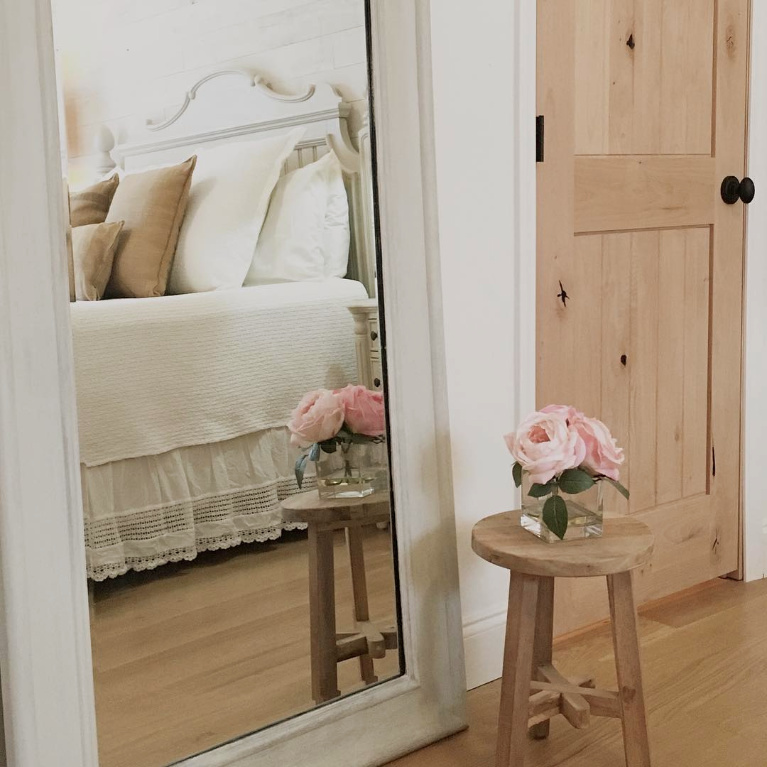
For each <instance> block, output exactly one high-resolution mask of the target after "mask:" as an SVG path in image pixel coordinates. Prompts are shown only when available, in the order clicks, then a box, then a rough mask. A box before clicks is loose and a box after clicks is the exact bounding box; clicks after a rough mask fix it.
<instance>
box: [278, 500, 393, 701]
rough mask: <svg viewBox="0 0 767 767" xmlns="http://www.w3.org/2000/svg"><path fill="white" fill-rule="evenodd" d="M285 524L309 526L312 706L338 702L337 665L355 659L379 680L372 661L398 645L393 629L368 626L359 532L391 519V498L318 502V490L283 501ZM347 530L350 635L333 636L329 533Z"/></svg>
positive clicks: (367, 676) (368, 676)
mask: <svg viewBox="0 0 767 767" xmlns="http://www.w3.org/2000/svg"><path fill="white" fill-rule="evenodd" d="M282 517H283V519H284V520H285V521H286V522H304V523H306V525H307V526H308V528H309V624H310V633H311V664H312V697H313V698H314V701H315V702H316V703H323V702H324V701H327V700H331V699H332V698H337V697H338V696H339V695H340V694H341V693H340V692H339V690H338V668H337V665H336V664H338V663H340V662H341V661H343V660H348V659H349V658H359V662H360V675H361V677H362V679H363V681H364V682H365V683H366V684H372V683H373V682H377V681H378V678H377V677H376V675H375V671H374V668H373V659H374V658H383V657H384V656H385V655H386V651H387V650H394V649H396V647H397V629H396V627H387V628H385V629H378V628H377V627H376V626H375V625H374V624H373V623H371V622H370V614H369V610H368V590H367V577H366V574H365V554H364V550H363V544H362V540H363V536H362V528H363V527H364V526H365V525H375V524H378V523H379V522H388V521H389V496H388V494H387V493H375V494H373V495H369V496H367V497H366V498H335V499H333V500H327V501H326V500H321V499H320V497H319V495H318V494H317V491H316V490H311V491H309V492H307V493H299V494H298V495H292V496H290V497H289V498H287V499H286V500H284V501H283V502H282ZM342 528H343V529H345V530H346V544H347V546H348V548H349V563H350V565H351V575H352V593H353V595H354V631H351V632H347V633H341V634H339V633H336V597H335V566H334V561H333V559H334V558H333V534H334V532H335V531H336V530H340V529H342Z"/></svg>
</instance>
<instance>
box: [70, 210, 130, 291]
mask: <svg viewBox="0 0 767 767" xmlns="http://www.w3.org/2000/svg"><path fill="white" fill-rule="evenodd" d="M124 223H125V222H124V221H115V222H112V223H103V224H88V225H87V226H76V227H74V228H73V229H72V253H73V257H72V263H73V266H74V273H75V275H74V277H75V279H74V281H75V296H76V298H77V300H78V301H99V300H100V299H101V297H102V296H103V295H104V291H105V290H106V287H107V283H108V282H109V275H110V274H112V264H113V262H114V258H115V252H116V251H117V246H118V244H119V242H120V232H121V231H122V228H123V225H124Z"/></svg>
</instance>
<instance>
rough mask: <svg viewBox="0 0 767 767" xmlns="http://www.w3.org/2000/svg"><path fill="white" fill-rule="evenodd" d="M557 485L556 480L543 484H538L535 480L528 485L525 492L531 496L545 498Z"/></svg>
mask: <svg viewBox="0 0 767 767" xmlns="http://www.w3.org/2000/svg"><path fill="white" fill-rule="evenodd" d="M556 486H557V482H556V480H552V481H551V482H547V483H546V484H545V485H539V484H538V483H537V482H536V483H535V484H534V485H532V486H531V487H530V489H529V490H528V491H527V494H528V495H529V496H530V497H531V498H545V497H546V496H547V495H551V494H552V493H553V492H554V488H555V487H556Z"/></svg>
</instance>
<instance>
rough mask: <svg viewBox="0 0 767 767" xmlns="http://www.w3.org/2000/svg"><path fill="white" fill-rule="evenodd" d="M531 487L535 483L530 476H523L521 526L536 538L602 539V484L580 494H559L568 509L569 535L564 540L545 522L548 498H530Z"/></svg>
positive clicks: (548, 539) (551, 539)
mask: <svg viewBox="0 0 767 767" xmlns="http://www.w3.org/2000/svg"><path fill="white" fill-rule="evenodd" d="M531 486H532V483H531V482H530V480H529V478H528V476H527V474H525V475H523V477H522V518H521V525H522V527H524V528H525V529H526V530H529V531H530V532H531V533H533V535H537V536H538V537H539V538H541V539H542V540H544V541H546V542H547V543H557V542H558V541H561V540H565V541H572V540H578V539H580V538H599V537H601V536H602V530H603V515H604V507H603V502H602V483H601V482H597V483H596V484H595V485H594V486H593V487H592V488H591V489H589V490H587V491H585V492H583V493H578V495H569V494H568V493H563V492H561V491H560V492H559V496H560V498H562V500H563V501H564V502H565V506H566V507H567V532H566V533H565V537H564V538H560V537H559V536H558V535H556V533H554V532H552V531H551V530H550V529H549V528H548V526H547V525H546V523H545V522H544V521H543V507H544V504H545V503H546V500H547V499H548V497H549V496H546V497H545V498H534V497H533V496H531V495H530V488H531Z"/></svg>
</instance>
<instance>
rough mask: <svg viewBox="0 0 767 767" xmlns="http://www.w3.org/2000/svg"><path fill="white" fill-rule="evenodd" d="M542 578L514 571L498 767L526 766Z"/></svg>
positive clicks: (511, 587)
mask: <svg viewBox="0 0 767 767" xmlns="http://www.w3.org/2000/svg"><path fill="white" fill-rule="evenodd" d="M537 603H538V579H537V578H534V577H531V576H529V575H520V574H518V573H512V574H511V583H510V585H509V612H508V616H507V618H506V647H505V649H504V653H503V680H502V682H501V708H500V715H499V719H498V750H497V753H496V767H524V764H525V746H526V744H527V720H528V712H529V707H530V669H531V668H532V664H533V640H534V638H535V612H536V609H537Z"/></svg>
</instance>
